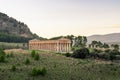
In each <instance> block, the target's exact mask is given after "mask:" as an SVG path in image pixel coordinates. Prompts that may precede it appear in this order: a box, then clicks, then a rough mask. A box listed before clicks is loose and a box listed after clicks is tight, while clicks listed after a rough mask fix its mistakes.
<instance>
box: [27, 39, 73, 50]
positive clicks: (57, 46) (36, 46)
mask: <svg viewBox="0 0 120 80" xmlns="http://www.w3.org/2000/svg"><path fill="white" fill-rule="evenodd" d="M29 49H30V50H48V51H55V52H70V51H71V41H70V40H69V39H66V38H61V39H58V40H37V39H33V40H30V41H29Z"/></svg>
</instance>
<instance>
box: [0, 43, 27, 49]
mask: <svg viewBox="0 0 120 80" xmlns="http://www.w3.org/2000/svg"><path fill="white" fill-rule="evenodd" d="M0 48H3V49H18V48H22V49H23V48H25V49H26V48H28V46H27V43H8V42H0Z"/></svg>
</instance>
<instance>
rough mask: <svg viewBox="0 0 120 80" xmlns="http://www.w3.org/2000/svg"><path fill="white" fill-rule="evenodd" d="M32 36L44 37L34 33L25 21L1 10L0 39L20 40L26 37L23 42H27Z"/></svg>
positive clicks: (7, 40) (6, 40) (8, 40)
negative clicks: (18, 19)
mask: <svg viewBox="0 0 120 80" xmlns="http://www.w3.org/2000/svg"><path fill="white" fill-rule="evenodd" d="M11 38H12V39H11ZM32 38H40V39H43V38H42V37H39V36H38V35H36V34H33V33H32V32H31V31H30V29H29V28H28V26H27V25H26V24H25V23H23V22H20V21H17V20H16V19H14V18H12V17H9V16H8V15H7V14H4V13H1V12H0V41H2V42H4V41H5V42H19V41H20V39H21V40H24V39H25V40H24V41H21V42H26V41H28V40H29V39H32ZM14 39H16V40H14Z"/></svg>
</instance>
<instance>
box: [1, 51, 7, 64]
mask: <svg viewBox="0 0 120 80" xmlns="http://www.w3.org/2000/svg"><path fill="white" fill-rule="evenodd" d="M5 56H6V54H5V52H4V51H3V50H2V49H0V62H5Z"/></svg>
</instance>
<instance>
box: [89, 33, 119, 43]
mask: <svg viewBox="0 0 120 80" xmlns="http://www.w3.org/2000/svg"><path fill="white" fill-rule="evenodd" d="M87 39H88V43H90V42H91V41H93V40H96V41H101V42H106V43H120V33H111V34H106V35H92V36H88V37H87Z"/></svg>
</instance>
